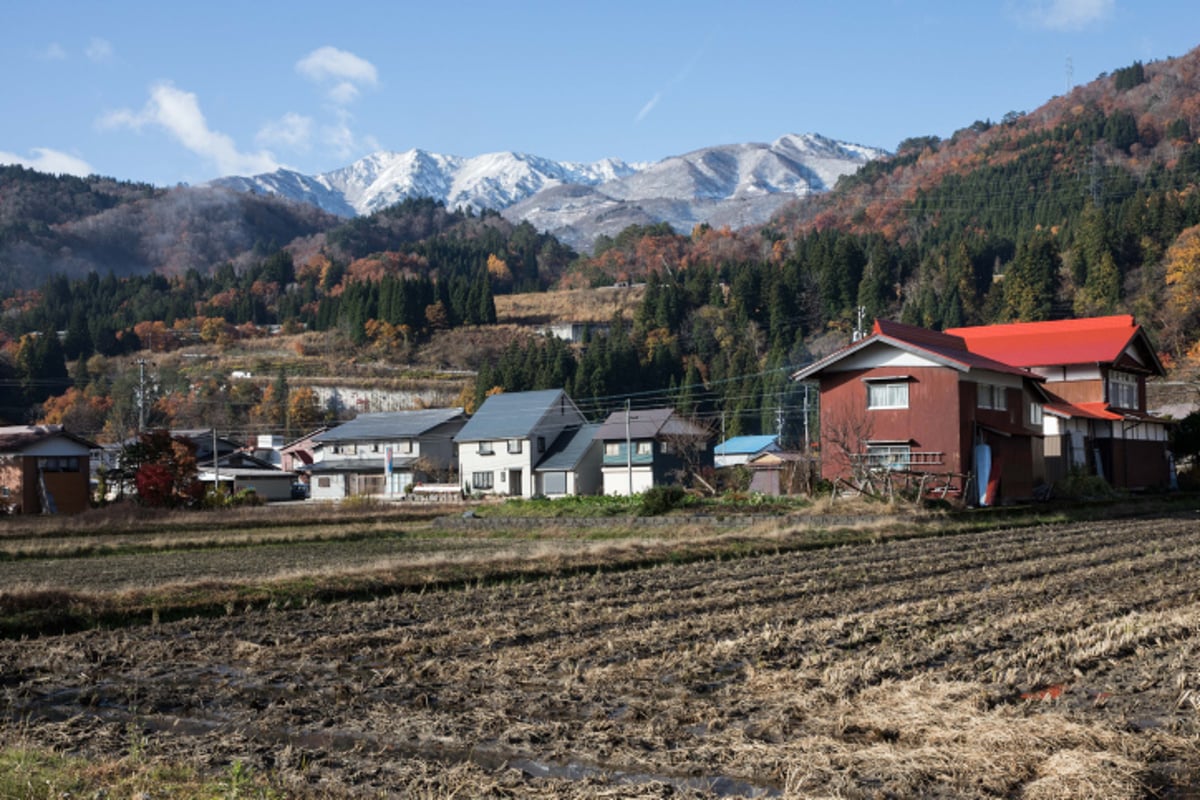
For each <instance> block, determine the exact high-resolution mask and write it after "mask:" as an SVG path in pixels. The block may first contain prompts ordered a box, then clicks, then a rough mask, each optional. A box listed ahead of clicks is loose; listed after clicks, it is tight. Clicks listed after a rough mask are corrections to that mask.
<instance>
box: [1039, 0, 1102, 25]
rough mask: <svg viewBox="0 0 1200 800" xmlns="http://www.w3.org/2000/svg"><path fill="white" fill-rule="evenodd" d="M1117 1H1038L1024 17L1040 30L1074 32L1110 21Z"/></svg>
mask: <svg viewBox="0 0 1200 800" xmlns="http://www.w3.org/2000/svg"><path fill="white" fill-rule="evenodd" d="M1115 8H1116V0H1036V2H1034V3H1032V4H1030V5H1028V6H1027V7H1026V9H1025V13H1024V14H1023V15H1022V16H1023V17H1024V18H1025V19H1026V20H1028V21H1029V22H1030V23H1032V24H1033V25H1034V26H1036V27H1039V28H1047V29H1049V30H1055V31H1074V30H1079V29H1081V28H1085V27H1087V26H1088V25H1090V24H1092V23H1093V22H1099V21H1101V20H1105V19H1108V18H1109V17H1111V16H1112V13H1113V10H1114V9H1115Z"/></svg>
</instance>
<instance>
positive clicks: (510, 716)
mask: <svg viewBox="0 0 1200 800" xmlns="http://www.w3.org/2000/svg"><path fill="white" fill-rule="evenodd" d="M1197 563H1200V523H1198V522H1197V520H1195V519H1191V518H1187V519H1182V518H1179V517H1164V518H1158V519H1148V520H1137V521H1121V522H1108V523H1087V524H1069V525H1053V526H1043V527H1039V528H1032V529H1030V528H1027V529H1021V530H1013V531H1001V532H995V531H993V532H988V533H982V534H970V535H960V536H950V537H944V538H938V539H923V540H913V541H907V542H884V543H880V544H874V545H859V546H848V547H842V548H834V549H828V550H822V551H816V552H811V551H810V552H796V553H787V552H784V553H783V554H779V555H764V556H756V557H743V558H736V559H729V560H712V561H704V562H696V563H689V564H667V565H661V566H657V567H653V568H644V569H637V570H630V571H625V572H612V573H605V572H597V573H595V574H588V575H576V576H573V577H565V578H561V577H560V578H543V579H537V580H533V579H531V580H529V581H527V582H513V583H506V584H501V585H496V586H480V587H477V588H471V589H464V590H456V591H429V592H425V593H409V594H403V595H398V596H395V597H390V598H387V599H380V600H377V601H373V602H345V603H334V604H326V605H322V604H312V605H310V606H308V607H305V608H299V609H290V610H273V611H266V610H264V611H253V612H249V613H244V614H238V615H233V616H229V617H227V618H222V619H213V620H199V619H197V620H191V621H186V622H180V623H171V624H166V625H157V626H147V627H142V628H130V629H124V630H116V631H91V632H86V633H81V634H74V635H67V636H60V637H45V638H40V639H35V640H28V641H3V642H0V670H2V672H0V674H2V676H3V677H2V679H0V689H2V692H3V694H2V697H3V707H4V711H5V712H6V713H5V715H4V723H3V724H4V725H5V727H6V730H5V731H3V733H0V735H5V736H8V737H20V738H23V739H24V740H26V741H31V742H35V743H41V744H51V745H57V746H60V747H62V748H65V749H70V750H75V751H81V752H86V753H89V754H92V755H95V756H97V757H114V758H115V757H121V756H126V757H127V756H128V754H129V752H130V751H131V749H136V750H137V752H138V753H139V755H140V756H141V757H146V758H162V759H167V760H175V761H196V762H199V763H201V764H203V765H205V766H206V767H210V768H213V769H220V768H222V767H223V766H225V765H227V764H229V763H231V762H232V761H233V760H235V759H238V760H241V761H243V762H246V763H250V764H252V765H254V766H255V768H256V769H259V770H262V771H266V772H270V773H271V774H272V775H274V776H275V777H276V779H277V780H278V782H279V784H280V785H282V786H284V787H287V788H288V791H289V793H290V794H293V795H296V796H303V795H304V794H311V795H314V796H330V797H340V796H374V795H376V794H381V793H382V794H385V795H386V794H396V795H402V794H409V795H412V794H417V795H421V794H426V795H429V796H443V795H445V794H449V793H451V792H457V793H458V794H459V796H469V797H473V796H523V797H538V796H545V797H563V796H577V797H596V796H611V797H630V796H646V797H659V796H666V795H668V794H674V795H676V796H678V795H681V794H682V795H685V796H686V795H696V796H718V795H720V796H762V797H765V796H784V797H830V796H838V797H882V796H896V797H915V796H924V797H931V796H932V797H937V796H943V797H1016V796H1021V797H1030V798H1050V797H1063V798H1067V797H1083V796H1091V797H1106V798H1121V797H1151V796H1153V797H1178V798H1182V797H1189V796H1195V795H1194V787H1195V786H1197V785H1200V751H1198V749H1197V741H1200V583H1198V582H1197V579H1196V575H1195V567H1194V565H1195V564H1197ZM1189 792H1193V794H1189Z"/></svg>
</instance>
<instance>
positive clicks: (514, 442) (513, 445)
mask: <svg viewBox="0 0 1200 800" xmlns="http://www.w3.org/2000/svg"><path fill="white" fill-rule="evenodd" d="M508 452H509V453H513V454H516V453H519V452H521V440H520V439H509V440H508Z"/></svg>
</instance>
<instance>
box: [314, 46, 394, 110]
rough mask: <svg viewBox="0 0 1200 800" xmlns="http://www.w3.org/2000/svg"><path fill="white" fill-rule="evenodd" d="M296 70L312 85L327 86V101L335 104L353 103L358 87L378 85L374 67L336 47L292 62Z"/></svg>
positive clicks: (324, 48)
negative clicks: (294, 62) (328, 99)
mask: <svg viewBox="0 0 1200 800" xmlns="http://www.w3.org/2000/svg"><path fill="white" fill-rule="evenodd" d="M296 71H297V72H299V73H300V74H301V75H303V76H304V77H306V78H308V79H309V80H310V81H312V82H313V83H316V84H320V85H323V86H328V87H329V89H328V94H329V98H330V99H331V100H332V101H333V102H334V103H336V104H337V105H347V104H348V103H350V102H352V101H353V100H355V99H356V98H357V97H358V94H359V91H360V90H361V87H372V86H375V85H376V84H378V83H379V73H378V71H377V70H376V69H375V65H374V64H372V63H371V62H370V61H367V60H365V59H362V58H359V57H358V56H356V55H354V54H353V53H348V52H346V51H345V50H339V49H337V48H336V47H329V46H325V47H318V48H317V49H316V50H313V51H312V52H311V53H309V54H308V55H306V56H305V57H304V58H302V59H300V60H299V61H297V62H296Z"/></svg>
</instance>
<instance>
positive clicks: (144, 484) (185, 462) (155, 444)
mask: <svg viewBox="0 0 1200 800" xmlns="http://www.w3.org/2000/svg"><path fill="white" fill-rule="evenodd" d="M121 464H122V471H123V472H125V473H126V474H127V475H132V477H133V483H134V486H135V487H136V488H137V493H138V500H139V502H141V503H142V504H144V505H148V506H154V507H160V508H161V507H168V508H175V507H179V506H191V505H195V504H196V503H197V502H198V501H199V500H200V498H201V497H203V495H204V485H203V484H202V483H200V481H199V479H198V477H197V476H198V468H197V464H196V450H195V445H193V444H192V443H191V442H188V441H185V440H179V439H175V438H172V436H171V434H170V433H169V432H168V431H166V430H155V431H148V432H146V433H142V434H140V435H139V436H138V438H137V439H136V440H135V441H134V442H133V443H132V444H130V445H128V446H127V447H125V449H124V450H123V452H122V455H121Z"/></svg>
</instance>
